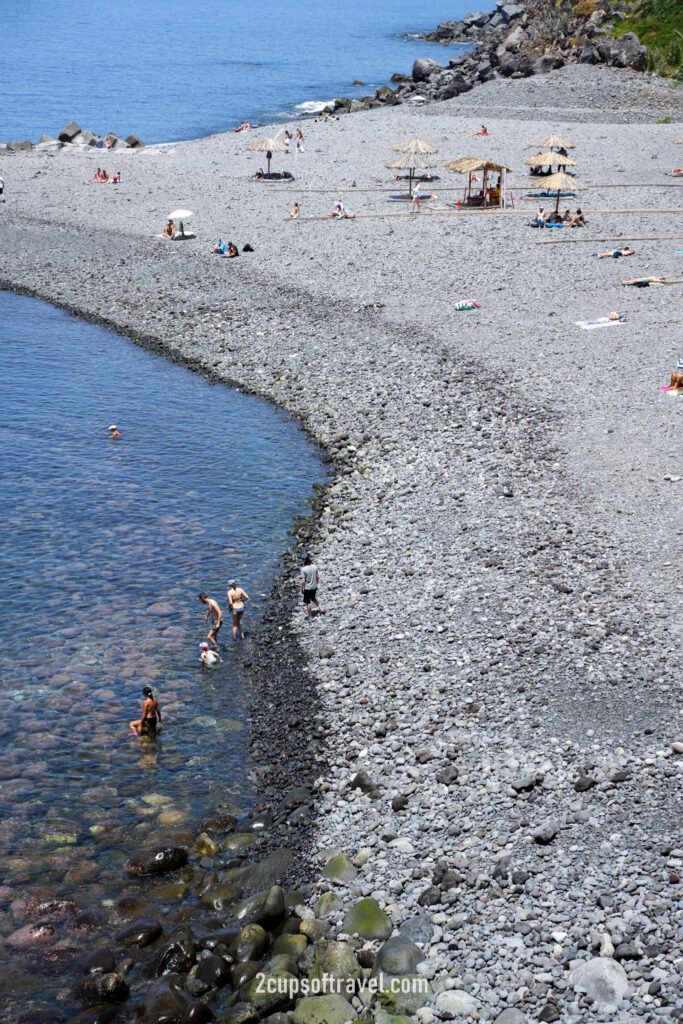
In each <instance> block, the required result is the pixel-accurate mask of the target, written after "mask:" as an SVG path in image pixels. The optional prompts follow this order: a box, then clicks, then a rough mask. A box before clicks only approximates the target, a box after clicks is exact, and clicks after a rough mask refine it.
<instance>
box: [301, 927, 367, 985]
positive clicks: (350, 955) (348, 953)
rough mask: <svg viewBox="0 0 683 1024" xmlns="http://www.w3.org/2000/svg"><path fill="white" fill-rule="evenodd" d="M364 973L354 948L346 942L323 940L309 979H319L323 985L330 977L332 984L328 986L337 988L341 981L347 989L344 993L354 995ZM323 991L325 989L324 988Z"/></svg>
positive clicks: (316, 953) (315, 956) (314, 956)
mask: <svg viewBox="0 0 683 1024" xmlns="http://www.w3.org/2000/svg"><path fill="white" fill-rule="evenodd" d="M362 975H363V972H362V970H361V967H360V965H359V963H358V961H357V960H356V957H355V954H354V952H353V949H352V948H351V947H350V946H348V945H347V944H346V943H345V942H334V941H332V942H322V943H321V944H320V945H319V946H318V947H316V950H315V953H314V955H313V966H312V968H311V972H310V974H309V975H308V978H309V981H314V980H318V981H320V982H321V983H322V984H323V985H324V984H325V981H326V979H328V978H329V979H330V980H331V982H332V984H331V985H329V986H327V987H329V988H334V989H335V990H337V988H338V986H337V983H341V985H342V988H344V989H346V991H345V992H344V994H345V995H348V996H352V995H353V994H354V992H355V989H356V987H357V983H358V982H359V981H360V979H361V977H362ZM323 991H325V989H324V988H323ZM339 994H341V992H339Z"/></svg>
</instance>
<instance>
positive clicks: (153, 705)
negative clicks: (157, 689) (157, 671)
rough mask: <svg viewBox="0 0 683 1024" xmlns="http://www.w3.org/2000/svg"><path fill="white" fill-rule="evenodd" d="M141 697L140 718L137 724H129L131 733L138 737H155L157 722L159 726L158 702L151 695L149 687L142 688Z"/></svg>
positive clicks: (159, 711)
mask: <svg viewBox="0 0 683 1024" xmlns="http://www.w3.org/2000/svg"><path fill="white" fill-rule="evenodd" d="M142 696H143V697H144V700H143V702H142V717H141V718H139V719H138V720H137V722H131V723H130V729H131V732H132V733H133V732H136V733H137V734H138V736H156V731H157V721H158V722H159V725H161V708H160V707H159V701H158V700H157V699H156V697H155V696H154V694H153V693H152V690H151V687H149V686H143V688H142Z"/></svg>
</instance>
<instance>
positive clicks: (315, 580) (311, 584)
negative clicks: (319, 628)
mask: <svg viewBox="0 0 683 1024" xmlns="http://www.w3.org/2000/svg"><path fill="white" fill-rule="evenodd" d="M319 583H320V573H319V572H318V566H317V565H314V564H313V562H311V556H310V555H304V556H303V565H302V566H301V593H302V595H303V600H304V604H305V605H306V614H307V615H308V618H309V619H312V618H313V613H312V612H311V605H312V604H314V605H315V606H316V608H317V609H318V612H319V613H320V614H321V615H323V614H324V612H323V610H322V608H321V606H320V601H319V600H318V598H317V596H316V595H317V591H318V584H319Z"/></svg>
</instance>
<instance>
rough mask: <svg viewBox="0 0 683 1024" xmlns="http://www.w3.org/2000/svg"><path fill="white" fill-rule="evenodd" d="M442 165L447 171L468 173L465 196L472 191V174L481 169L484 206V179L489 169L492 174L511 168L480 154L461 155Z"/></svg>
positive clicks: (484, 202) (484, 201)
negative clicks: (457, 158)
mask: <svg viewBox="0 0 683 1024" xmlns="http://www.w3.org/2000/svg"><path fill="white" fill-rule="evenodd" d="M444 167H445V168H446V170H447V171H455V173H456V174H468V175H469V178H468V181H467V191H466V193H465V198H467V197H469V195H470V193H471V191H472V175H473V174H474V173H475V172H476V171H483V174H484V181H483V193H484V200H483V203H482V205H483V207H484V208H486V179H487V177H488V175H489V173H490V172H491V171H493V173H494V174H502V173H503V171H510V170H511V168H510V167H506V166H505V164H497V163H495V162H494V161H493V160H487V159H486V158H485V157H481V156H463V157H460V159H459V160H451V161H450V163H447V164H444ZM502 194H503V192H502V189H501V197H502Z"/></svg>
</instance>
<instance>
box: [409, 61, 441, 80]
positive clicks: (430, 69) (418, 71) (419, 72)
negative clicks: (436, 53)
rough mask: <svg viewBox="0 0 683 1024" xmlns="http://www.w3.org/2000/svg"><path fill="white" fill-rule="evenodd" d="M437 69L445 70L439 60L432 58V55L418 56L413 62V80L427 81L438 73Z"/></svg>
mask: <svg viewBox="0 0 683 1024" xmlns="http://www.w3.org/2000/svg"><path fill="white" fill-rule="evenodd" d="M437 71H443V68H442V67H441V65H440V64H439V62H438V60H432V59H431V58H430V57H418V58H417V60H416V61H415V63H414V64H413V81H414V82H427V81H428V80H429V78H430V76H431V75H434V74H436V72H437Z"/></svg>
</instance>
